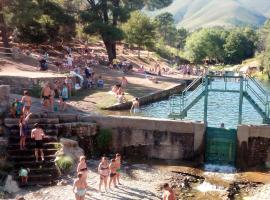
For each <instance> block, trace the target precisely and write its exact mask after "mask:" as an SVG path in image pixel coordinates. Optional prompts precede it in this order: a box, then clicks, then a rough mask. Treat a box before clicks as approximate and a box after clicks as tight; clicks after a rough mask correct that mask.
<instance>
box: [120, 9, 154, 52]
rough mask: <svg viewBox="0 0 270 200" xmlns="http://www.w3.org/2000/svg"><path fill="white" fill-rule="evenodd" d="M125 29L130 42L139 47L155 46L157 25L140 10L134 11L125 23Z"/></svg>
mask: <svg viewBox="0 0 270 200" xmlns="http://www.w3.org/2000/svg"><path fill="white" fill-rule="evenodd" d="M123 30H124V32H125V36H126V41H127V42H128V43H129V44H132V45H133V44H135V45H137V46H138V47H139V48H141V47H146V48H147V49H151V48H153V46H154V42H155V41H154V40H155V26H154V24H153V23H152V21H151V19H150V18H149V17H148V16H147V15H145V14H143V13H142V12H140V11H135V12H133V13H132V14H131V17H130V19H129V20H128V21H127V22H126V23H125V24H124V25H123ZM139 56H140V54H139Z"/></svg>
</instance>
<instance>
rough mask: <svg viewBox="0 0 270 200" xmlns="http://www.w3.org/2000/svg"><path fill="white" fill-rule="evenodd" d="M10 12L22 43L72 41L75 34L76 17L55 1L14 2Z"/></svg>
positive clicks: (27, 0)
mask: <svg viewBox="0 0 270 200" xmlns="http://www.w3.org/2000/svg"><path fill="white" fill-rule="evenodd" d="M9 11H10V12H11V13H12V18H11V25H12V26H13V27H16V28H18V31H19V35H18V37H19V39H20V40H21V41H25V42H33V43H40V42H45V41H55V40H56V39H70V38H71V37H72V36H74V34H75V19H74V17H73V16H72V15H71V14H69V13H68V12H67V11H66V10H65V9H64V8H63V7H62V6H61V5H60V4H59V3H57V2H55V1H53V0H48V1H43V0H40V1H36V0H12V1H11V5H10V7H9Z"/></svg>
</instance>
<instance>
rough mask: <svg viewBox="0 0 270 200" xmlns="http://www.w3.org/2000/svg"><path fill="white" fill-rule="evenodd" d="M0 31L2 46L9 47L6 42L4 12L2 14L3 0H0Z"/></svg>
mask: <svg viewBox="0 0 270 200" xmlns="http://www.w3.org/2000/svg"><path fill="white" fill-rule="evenodd" d="M0 31H1V37H2V41H3V44H4V47H5V48H9V47H10V46H9V42H8V34H7V26H6V23H5V19H4V14H3V1H2V0H0ZM8 52H9V50H8Z"/></svg>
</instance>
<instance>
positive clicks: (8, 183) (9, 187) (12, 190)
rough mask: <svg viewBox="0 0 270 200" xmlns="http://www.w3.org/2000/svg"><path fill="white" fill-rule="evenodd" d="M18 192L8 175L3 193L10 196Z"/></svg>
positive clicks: (14, 182) (16, 186) (15, 184)
mask: <svg viewBox="0 0 270 200" xmlns="http://www.w3.org/2000/svg"><path fill="white" fill-rule="evenodd" d="M19 190H20V188H19V186H18V184H17V182H16V181H14V180H13V178H12V176H10V175H8V177H7V179H6V183H5V186H4V191H6V192H8V193H10V194H13V193H17V192H18V191H19Z"/></svg>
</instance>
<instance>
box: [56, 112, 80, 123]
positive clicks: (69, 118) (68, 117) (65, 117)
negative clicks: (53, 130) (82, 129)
mask: <svg viewBox="0 0 270 200" xmlns="http://www.w3.org/2000/svg"><path fill="white" fill-rule="evenodd" d="M58 116H59V122H60V123H69V122H77V119H78V117H77V115H75V114H61V115H58Z"/></svg>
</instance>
